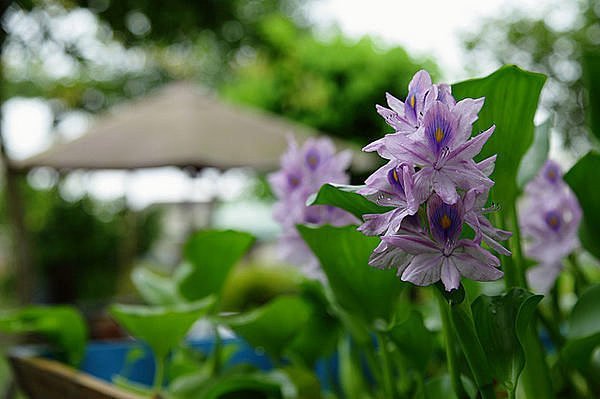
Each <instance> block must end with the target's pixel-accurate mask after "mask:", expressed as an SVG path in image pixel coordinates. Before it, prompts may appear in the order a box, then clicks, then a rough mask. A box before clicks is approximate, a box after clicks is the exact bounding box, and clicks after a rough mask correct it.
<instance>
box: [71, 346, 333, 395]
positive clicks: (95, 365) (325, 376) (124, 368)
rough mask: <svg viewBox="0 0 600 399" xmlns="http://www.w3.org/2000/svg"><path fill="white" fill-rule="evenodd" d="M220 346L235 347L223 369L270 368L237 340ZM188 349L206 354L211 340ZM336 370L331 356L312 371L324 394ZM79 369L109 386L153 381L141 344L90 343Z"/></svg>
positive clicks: (146, 352)
mask: <svg viewBox="0 0 600 399" xmlns="http://www.w3.org/2000/svg"><path fill="white" fill-rule="evenodd" d="M223 344H224V345H227V344H235V346H236V347H237V351H236V352H235V354H234V355H233V356H232V357H231V358H230V359H229V361H228V362H227V364H225V367H231V366H235V365H238V364H250V365H253V366H254V367H257V368H258V369H260V370H264V371H268V370H270V369H272V368H273V365H272V363H271V361H270V360H269V358H268V357H267V356H266V355H264V354H263V353H261V352H258V351H256V350H255V349H254V348H252V347H251V346H250V345H248V344H247V343H246V342H244V341H243V340H241V339H237V338H230V339H224V340H223ZM188 346H190V347H191V348H194V349H197V350H199V351H201V352H202V353H205V354H209V353H210V352H211V350H212V347H213V341H212V339H205V340H194V341H188ZM135 348H140V349H141V350H142V351H143V355H142V356H140V357H137V358H136V360H135V361H134V362H131V363H130V364H127V363H128V362H127V355H128V353H129V352H130V351H131V350H132V349H135ZM337 368H338V364H337V356H335V355H334V356H332V357H331V358H329V359H325V360H321V361H319V362H318V364H317V366H316V369H315V371H316V373H317V376H318V378H319V381H320V382H321V387H322V388H323V389H324V390H328V389H329V388H330V387H331V385H332V383H336V380H337V375H338V372H337ZM80 369H81V370H82V371H84V372H86V373H88V374H91V375H93V376H95V377H97V378H100V379H102V380H105V381H108V382H112V379H113V377H115V376H118V375H121V376H123V377H125V378H127V379H128V380H129V381H131V382H135V383H139V384H143V385H147V386H151V385H152V381H153V379H154V359H153V357H152V353H151V351H150V349H149V348H148V347H147V346H146V345H145V344H143V343H141V342H139V341H134V340H127V341H95V342H90V343H89V344H88V345H87V347H86V352H85V357H84V359H83V362H82V363H81V367H80Z"/></svg>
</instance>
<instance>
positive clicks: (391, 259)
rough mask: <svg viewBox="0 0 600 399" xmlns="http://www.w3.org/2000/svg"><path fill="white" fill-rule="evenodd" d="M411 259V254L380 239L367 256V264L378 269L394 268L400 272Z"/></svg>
mask: <svg viewBox="0 0 600 399" xmlns="http://www.w3.org/2000/svg"><path fill="white" fill-rule="evenodd" d="M412 259H413V255H411V254H409V253H407V252H404V251H402V250H401V249H399V248H396V247H392V246H389V245H388V244H387V243H385V242H383V241H382V242H381V243H379V245H378V246H377V248H375V250H374V251H373V253H372V254H371V256H370V257H369V265H371V266H373V267H376V268H378V269H390V268H394V269H397V270H398V273H402V272H403V271H404V269H406V266H408V264H409V263H410V261H411V260H412Z"/></svg>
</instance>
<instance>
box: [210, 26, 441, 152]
mask: <svg viewBox="0 0 600 399" xmlns="http://www.w3.org/2000/svg"><path fill="white" fill-rule="evenodd" d="M261 34H262V37H261V39H262V41H263V43H265V47H266V48H267V49H269V50H268V51H262V52H259V53H258V55H257V57H256V58H255V59H254V61H252V62H249V63H246V64H245V65H243V66H240V67H239V68H238V69H237V70H236V71H235V75H234V76H235V78H234V79H232V80H231V81H230V82H227V83H225V84H224V85H223V86H222V88H221V93H222V94H223V95H224V96H225V97H227V98H230V99H232V100H234V101H236V102H240V103H243V104H249V105H252V106H255V107H258V108H262V109H266V110H269V111H272V112H274V113H277V114H281V115H284V116H286V117H288V118H290V119H293V120H296V121H298V122H301V123H304V124H306V125H309V126H312V127H314V128H316V129H318V130H320V131H323V132H326V133H329V134H333V135H337V136H341V137H344V138H348V139H354V140H356V141H358V142H360V143H367V142H369V141H373V140H374V139H377V138H379V137H381V135H382V133H383V132H385V131H389V128H386V127H385V123H384V121H383V119H382V118H380V117H379V115H377V113H376V112H374V105H375V104H376V103H382V102H384V101H385V97H384V93H385V92H386V91H389V92H391V93H392V94H394V95H397V96H399V97H402V96H405V95H406V87H407V86H408V82H409V81H410V79H411V77H412V76H413V74H414V73H415V72H416V71H417V70H419V69H421V67H425V68H427V69H428V70H429V71H430V72H431V73H433V74H434V75H435V74H436V68H435V66H434V65H433V64H432V63H431V62H423V61H415V60H414V59H412V58H411V57H410V56H409V55H408V54H407V53H406V52H405V51H404V50H403V49H401V48H391V49H381V48H378V45H377V44H376V43H375V42H374V41H373V40H371V39H369V38H363V39H361V40H359V41H357V42H350V41H348V40H347V39H345V38H344V37H342V36H341V35H337V36H335V37H334V38H332V39H330V40H328V41H326V42H325V41H322V40H318V39H317V38H315V37H314V36H313V35H311V34H308V33H306V32H302V31H299V30H298V29H297V28H296V27H294V26H293V25H292V24H291V23H289V22H286V21H285V20H282V19H281V18H277V17H271V18H265V19H264V22H263V23H262V25H261ZM367 71H368V72H367Z"/></svg>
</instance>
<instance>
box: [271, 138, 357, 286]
mask: <svg viewBox="0 0 600 399" xmlns="http://www.w3.org/2000/svg"><path fill="white" fill-rule="evenodd" d="M351 158H352V154H351V153H350V152H349V151H342V152H340V153H337V154H336V152H335V146H334V145H333V143H332V142H331V140H329V139H326V138H319V139H314V138H310V139H308V140H307V141H306V142H305V143H304V145H303V146H302V147H299V146H298V144H297V143H296V142H295V141H294V140H293V139H290V143H289V147H288V150H287V152H286V153H285V154H283V156H282V158H281V169H280V170H279V171H277V172H275V173H272V174H271V175H269V177H268V179H269V184H270V185H271V188H272V190H273V192H274V194H275V196H276V197H277V202H276V203H275V205H274V207H273V217H274V218H275V220H276V221H277V222H278V223H279V224H280V225H281V227H282V229H283V233H282V235H281V237H280V240H279V251H280V256H281V258H282V259H285V260H286V261H289V262H291V263H292V264H295V265H298V266H301V267H302V268H303V270H304V271H305V272H306V274H307V275H309V276H311V277H322V274H321V272H320V268H319V263H318V261H317V259H316V258H315V256H314V255H313V254H312V252H311V251H310V250H309V249H308V247H307V246H306V244H305V243H304V241H303V240H302V238H301V237H300V236H299V234H298V231H297V229H296V225H298V224H312V225H322V224H331V225H333V226H343V225H347V224H352V223H356V219H355V218H354V216H352V215H351V214H349V213H347V212H345V211H343V210H341V209H338V208H335V207H331V206H321V205H319V206H306V201H307V199H308V197H309V196H310V195H311V194H313V193H315V192H317V191H318V190H319V188H321V186H322V185H323V184H325V183H337V184H348V182H349V176H348V174H347V173H346V169H347V168H348V166H349V165H350V162H351Z"/></svg>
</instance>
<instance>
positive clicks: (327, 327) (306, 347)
mask: <svg viewBox="0 0 600 399" xmlns="http://www.w3.org/2000/svg"><path fill="white" fill-rule="evenodd" d="M301 295H302V298H304V299H305V300H306V302H307V303H308V304H309V306H310V316H309V318H308V320H307V321H306V323H305V324H304V326H303V327H302V328H301V329H300V330H299V331H298V334H297V335H296V337H295V338H294V340H293V341H292V342H291V343H290V345H289V347H288V352H289V353H290V356H294V357H295V358H297V359H301V360H302V363H303V365H304V366H306V367H310V368H313V367H314V366H315V363H316V361H317V360H318V359H320V358H323V357H325V356H327V355H330V354H332V353H333V352H334V351H335V349H336V346H337V342H338V339H339V337H340V333H341V331H342V328H341V327H342V326H341V323H340V321H339V320H338V319H337V318H336V317H334V316H333V315H332V313H333V311H332V310H331V309H330V306H329V303H328V301H327V298H326V295H325V292H324V287H323V285H322V284H321V283H320V282H319V281H316V280H308V281H306V282H305V283H304V284H303V287H302V294H301Z"/></svg>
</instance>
